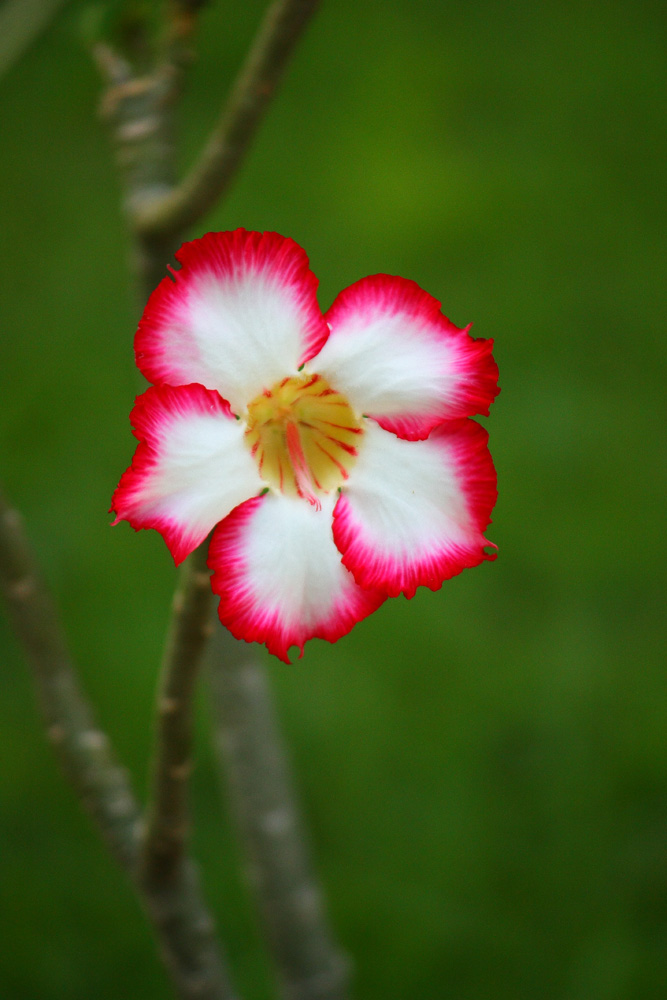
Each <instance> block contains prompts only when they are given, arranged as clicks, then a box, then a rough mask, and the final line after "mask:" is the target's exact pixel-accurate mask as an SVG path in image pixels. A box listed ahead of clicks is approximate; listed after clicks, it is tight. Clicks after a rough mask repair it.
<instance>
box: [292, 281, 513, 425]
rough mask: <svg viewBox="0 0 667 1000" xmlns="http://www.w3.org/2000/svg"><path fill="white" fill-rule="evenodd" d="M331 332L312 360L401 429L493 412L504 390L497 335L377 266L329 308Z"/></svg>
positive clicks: (357, 404) (368, 410)
mask: <svg viewBox="0 0 667 1000" xmlns="http://www.w3.org/2000/svg"><path fill="white" fill-rule="evenodd" d="M325 319H326V320H327V322H328V323H329V326H330V327H331V335H330V336H329V339H328V340H327V342H326V344H325V345H324V347H323V349H322V351H321V352H320V354H319V356H318V357H317V358H316V359H315V361H314V362H313V363H312V365H311V367H312V368H313V370H314V371H317V372H318V373H319V374H320V375H324V376H325V377H326V378H327V379H328V380H329V381H330V382H331V384H332V385H333V386H334V388H335V389H336V390H337V391H338V392H342V393H344V394H345V395H346V396H347V397H348V399H349V400H350V402H351V404H352V406H353V407H354V408H355V409H356V410H357V412H358V413H364V414H368V415H370V416H372V417H374V418H375V419H376V420H377V422H378V423H379V424H380V425H381V426H382V427H384V428H386V429H387V430H391V431H394V433H395V434H397V435H398V436H399V437H402V438H408V439H410V440H417V439H420V438H425V437H427V436H428V434H429V433H430V431H431V430H432V429H433V428H434V427H435V426H436V425H437V424H439V423H440V422H441V421H443V420H451V419H457V418H460V417H467V416H471V415H472V414H474V413H484V414H488V412H489V406H490V404H491V403H492V402H493V399H494V398H495V396H496V395H497V394H498V391H499V390H498V388H497V385H496V383H497V381H498V369H497V366H496V363H495V361H494V360H493V357H492V355H491V349H492V347H493V341H492V340H473V338H472V337H470V336H468V329H469V328H468V327H467V328H466V329H465V330H460V329H459V328H458V327H456V326H454V324H453V323H451V322H450V321H449V320H448V319H447V318H446V317H445V316H443V315H442V313H441V311H440V303H439V302H438V301H437V299H434V298H433V297H432V296H431V295H429V294H428V293H427V292H425V291H423V289H421V288H420V287H419V285H417V284H415V282H414V281H408V280H406V279H405V278H395V277H391V276H390V275H387V274H375V275H372V276H371V277H368V278H363V279H362V280H361V281H357V282H356V283H355V284H353V285H350V287H349V288H346V289H344V291H342V292H341V293H340V295H339V296H338V297H337V299H336V300H335V301H334V303H333V305H332V306H331V308H330V309H329V311H328V313H327V314H326V316H325Z"/></svg>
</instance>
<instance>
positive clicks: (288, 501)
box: [209, 493, 384, 663]
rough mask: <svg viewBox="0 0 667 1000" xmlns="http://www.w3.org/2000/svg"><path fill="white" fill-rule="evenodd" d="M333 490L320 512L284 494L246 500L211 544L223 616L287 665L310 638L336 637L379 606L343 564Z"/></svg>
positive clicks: (376, 596)
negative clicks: (335, 532) (335, 533)
mask: <svg viewBox="0 0 667 1000" xmlns="http://www.w3.org/2000/svg"><path fill="white" fill-rule="evenodd" d="M334 502H335V495H332V496H327V497H324V498H323V501H322V510H320V511H318V510H315V509H314V508H313V507H311V506H310V505H309V504H307V503H305V502H304V501H303V500H300V499H297V500H294V499H292V498H290V497H285V496H282V495H279V494H273V493H268V494H266V496H263V497H257V498H254V499H252V500H248V501H247V503H244V504H242V505H241V506H240V507H237V508H236V510H234V511H232V513H231V514H230V515H229V517H227V518H226V519H225V520H224V521H223V522H222V524H220V525H218V527H217V529H216V530H215V532H214V534H213V538H212V539H211V545H210V548H209V566H210V567H211V569H212V570H213V571H214V572H213V579H212V581H211V582H212V587H213V590H214V592H215V593H216V594H218V595H219V596H220V608H219V614H220V620H221V622H222V623H223V625H226V626H227V628H228V629H229V630H230V632H231V633H232V635H235V636H236V638H237V639H245V640H246V641H247V642H264V643H266V646H267V648H268V650H269V652H271V653H274V654H275V655H276V656H278V657H280V659H281V660H284V661H285V662H286V663H289V657H288V651H289V648H290V646H298V647H299V649H300V650H301V653H302V654H303V646H304V643H305V642H306V641H307V640H308V639H313V638H316V637H317V638H320V639H326V640H328V641H329V642H335V641H336V639H339V638H340V637H341V636H342V635H345V634H346V633H347V632H349V631H350V629H351V628H352V627H353V625H355V624H356V623H357V622H358V621H361V619H362V618H365V617H366V615H369V614H370V613H371V612H372V611H375V609H376V608H377V607H379V606H380V604H382V602H383V600H384V595H382V594H380V593H377V592H376V591H373V590H365V589H362V588H361V587H359V586H358V585H357V584H356V583H355V581H354V577H353V576H352V574H351V573H348V571H347V570H346V569H345V568H344V566H343V565H342V563H341V557H340V552H339V551H338V550H337V549H336V547H335V545H334V542H333V537H332V533H331V516H332V510H333V505H334Z"/></svg>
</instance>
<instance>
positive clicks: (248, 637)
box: [208, 496, 385, 663]
mask: <svg viewBox="0 0 667 1000" xmlns="http://www.w3.org/2000/svg"><path fill="white" fill-rule="evenodd" d="M264 500H265V497H264V496H260V497H253V498H252V499H250V500H247V501H246V502H245V503H242V504H239V506H238V507H236V508H235V509H234V510H233V511H232V512H231V514H229V515H228V516H227V517H226V518H225V519H224V521H221V523H220V524H219V525H218V526H217V528H216V529H215V531H214V533H213V537H212V538H211V543H210V546H209V556H208V565H209V568H210V569H211V570H212V571H213V577H212V579H211V586H212V588H213V592H214V593H215V594H217V595H218V597H219V598H220V605H219V607H218V614H219V617H220V621H221V622H222V624H223V625H225V626H226V627H227V628H228V629H229V631H230V632H231V633H232V635H233V636H235V638H237V639H244V640H245V641H246V642H259V643H265V644H266V648H267V649H268V651H269V652H270V653H273V654H274V656H277V657H278V658H279V659H281V660H282V661H283V662H284V663H289V662H290V659H289V650H290V647H292V646H297V647H298V648H299V659H300V658H301V657H302V656H303V647H304V644H305V643H306V642H307V641H308V640H309V639H325V640H326V641H327V642H336V640H337V639H340V638H341V636H344V635H347V633H348V632H349V631H350V630H351V629H352V628H353V627H354V626H355V625H356V624H357V622H359V621H361V620H362V619H364V618H366V617H367V616H368V615H370V614H372V613H373V611H375V610H377V608H379V607H380V605H381V604H382V603H383V602H384V600H385V595H384V594H382V593H379V592H377V591H373V590H366V589H363V588H362V587H359V586H357V584H356V583H355V582H354V580H353V579H352V577H350V586H349V587H348V588H347V589H346V591H345V593H343V594H342V595H341V598H340V600H339V601H338V602H337V603H336V605H335V607H334V609H333V611H332V612H331V613H330V614H329V615H328V617H327V618H326V620H324V621H322V622H319V623H318V624H316V625H310V626H305V625H302V624H300V623H299V624H295V625H290V624H288V623H286V622H285V620H284V618H283V616H281V614H280V612H279V611H276V610H274V609H271V608H264V607H262V606H261V605H260V604H259V603H258V602H257V600H256V598H255V596H254V594H253V592H252V588H251V583H250V579H249V573H248V567H247V564H246V560H245V557H244V541H245V537H246V535H247V533H248V532H249V531H250V532H251V531H252V518H253V515H254V514H255V513H256V511H257V510H258V508H259V505H260V504H261V503H262V502H263V501H264Z"/></svg>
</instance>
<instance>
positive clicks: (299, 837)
mask: <svg viewBox="0 0 667 1000" xmlns="http://www.w3.org/2000/svg"><path fill="white" fill-rule="evenodd" d="M212 653H213V655H212V656H211V659H210V671H209V673H210V681H211V693H212V697H211V708H212V713H213V723H214V742H215V747H216V750H217V752H218V754H219V757H220V762H221V765H222V767H221V770H222V771H223V773H224V774H225V775H226V777H227V781H228V784H229V786H230V792H231V797H232V802H233V805H234V807H235V812H236V817H237V821H238V824H239V828H240V831H241V836H242V840H243V846H244V849H245V851H246V853H247V857H248V862H249V865H248V867H249V877H250V881H251V883H252V885H253V888H254V890H255V892H256V894H257V898H258V900H259V905H260V910H261V916H262V918H263V923H264V927H265V931H266V934H267V938H268V941H269V945H270V949H271V952H272V954H273V958H274V961H275V963H276V967H277V971H278V976H279V983H280V987H281V993H282V995H283V997H284V998H285V1000H343V998H344V997H346V996H347V979H348V963H347V961H346V959H345V958H344V956H343V955H342V954H341V953H340V952H339V951H338V949H337V947H336V945H335V943H334V940H333V937H332V934H331V931H330V928H329V923H328V919H327V916H326V913H325V909H324V902H323V898H322V893H321V891H320V887H319V885H318V882H317V879H316V877H315V875H314V872H313V868H312V864H311V860H310V857H309V851H308V848H307V845H306V840H305V836H304V832H303V827H302V822H301V818H300V815H299V808H298V805H297V801H296V796H295V793H294V789H293V787H292V780H291V775H290V769H289V765H288V761H287V758H286V752H285V748H284V744H283V740H282V737H281V733H280V730H279V726H278V722H277V719H276V715H275V712H274V709H273V704H272V698H271V691H270V689H269V685H268V678H267V675H266V672H265V670H264V669H263V668H262V667H261V666H260V665H259V664H258V663H257V662H254V661H253V659H252V654H251V653H250V652H249V651H248V650H243V649H241V648H240V646H239V645H238V643H234V642H233V640H231V637H229V636H228V634H226V633H224V632H222V631H218V632H217V633H216V636H215V639H214V642H213V643H212Z"/></svg>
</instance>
